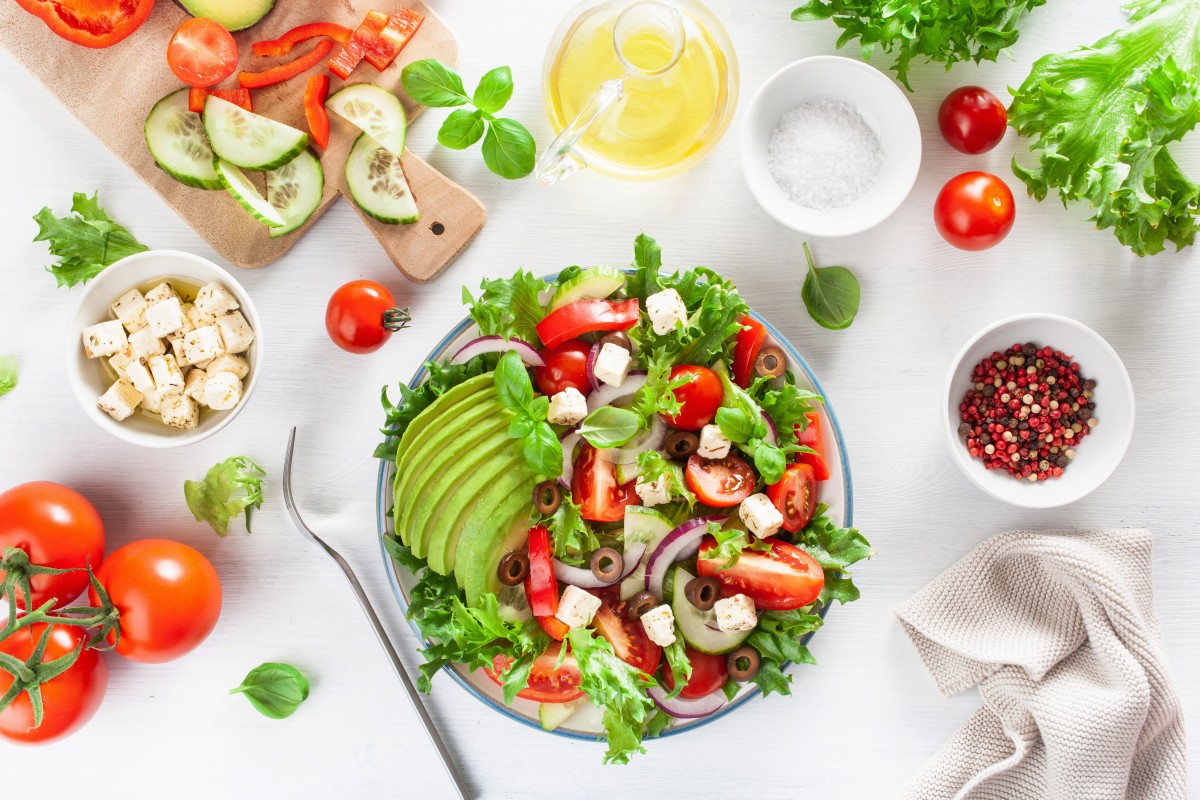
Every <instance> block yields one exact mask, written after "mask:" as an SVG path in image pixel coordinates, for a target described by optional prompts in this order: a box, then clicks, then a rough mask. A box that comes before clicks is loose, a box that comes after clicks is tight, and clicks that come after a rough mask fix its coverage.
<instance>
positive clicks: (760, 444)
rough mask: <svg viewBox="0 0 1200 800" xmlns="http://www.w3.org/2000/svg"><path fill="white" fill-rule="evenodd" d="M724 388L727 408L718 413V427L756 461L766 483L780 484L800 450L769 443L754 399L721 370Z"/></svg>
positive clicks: (756, 466)
mask: <svg viewBox="0 0 1200 800" xmlns="http://www.w3.org/2000/svg"><path fill="white" fill-rule="evenodd" d="M718 374H720V376H721V383H722V384H724V387H725V399H724V401H723V402H724V403H725V405H723V406H721V408H718V409H717V416H716V423H717V426H718V427H719V428H720V429H721V433H723V434H725V436H726V438H728V439H729V441H731V442H733V443H734V444H736V445H737V446H738V447H739V448H740V449H741V450H742V451H743V452H745V453H747V454H748V455H749V456H750V457H751V458H753V459H754V467H755V468H756V469H757V470H758V474H759V475H761V476H762V479H763V481H764V482H765V483H768V484H771V483H777V482H779V480H780V479H781V478H783V471H784V469H786V468H787V454H788V453H794V452H796V451H798V450H799V447H797V446H796V445H785V446H783V447H780V446H778V445H774V444H771V443H770V442H768V441H766V435H767V421H766V419H765V418H764V417H763V414H762V410H761V409H760V408H759V407H758V403H756V402H754V398H752V397H751V396H750V395H748V394H746V392H745V391H743V390H742V389H741V387H739V386H737V385H736V384H734V382H733V381H731V380H729V373H728V372H727V371H726V370H724V369H720V370H718Z"/></svg>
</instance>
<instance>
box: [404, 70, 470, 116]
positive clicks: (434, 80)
mask: <svg viewBox="0 0 1200 800" xmlns="http://www.w3.org/2000/svg"><path fill="white" fill-rule="evenodd" d="M400 83H401V84H403V86H404V91H406V92H408V96H409V97H411V98H412V99H413V100H416V101H417V102H418V103H421V104H422V105H427V106H431V107H434V108H449V107H452V106H461V105H464V104H465V103H469V102H471V98H469V97H467V92H466V90H465V89H464V88H463V82H462V78H460V77H459V75H458V73H457V72H455V71H454V70H452V69H450V67H447V66H446V65H445V64H443V63H442V62H440V61H438V60H437V59H436V58H425V59H422V60H420V61H414V62H413V63H411V64H409V65H408V66H407V67H405V68H404V71H403V72H401V73H400Z"/></svg>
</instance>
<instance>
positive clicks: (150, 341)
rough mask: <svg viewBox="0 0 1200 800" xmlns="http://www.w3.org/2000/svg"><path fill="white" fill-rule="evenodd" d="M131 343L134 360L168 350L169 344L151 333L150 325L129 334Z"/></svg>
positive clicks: (131, 353)
mask: <svg viewBox="0 0 1200 800" xmlns="http://www.w3.org/2000/svg"><path fill="white" fill-rule="evenodd" d="M129 345H130V355H132V356H133V360H134V361H137V360H138V359H139V358H149V357H150V356H157V355H161V354H162V353H165V352H167V346H166V344H165V343H164V342H163V340H162V339H159V338H158V337H157V336H155V335H154V334H153V333H151V332H150V328H148V327H147V328H142V329H141V330H137V331H134V332H133V333H131V334H129Z"/></svg>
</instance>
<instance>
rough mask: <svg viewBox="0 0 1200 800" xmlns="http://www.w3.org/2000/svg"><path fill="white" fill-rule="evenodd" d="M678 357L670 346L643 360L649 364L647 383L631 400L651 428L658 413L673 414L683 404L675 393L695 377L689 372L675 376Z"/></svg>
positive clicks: (649, 353)
mask: <svg viewBox="0 0 1200 800" xmlns="http://www.w3.org/2000/svg"><path fill="white" fill-rule="evenodd" d="M675 358H676V356H675V354H674V353H672V352H671V351H670V348H667V347H664V348H661V349H659V350H657V351H650V352H643V354H642V360H643V361H644V362H645V363H646V382H645V383H643V384H642V385H641V388H639V389H638V390H637V391H636V392H634V393H633V400H632V401H630V403H629V408H630V410H631V411H633V413H635V414H637V415H638V417H640V418H641V427H642V428H643V429H648V428H649V427H650V425H651V424H652V422H653V421H654V417H655V416H656V415H658V414H665V415H666V416H668V417H673V416H675V415H676V414H678V413H679V411H680V409H682V407H683V404H682V403H680V402H679V398H677V397H676V396H675V390H676V389H678V388H680V387H681V386H683V385H684V384H686V383H687V382H688V381H689V380H691V377H690V376H688V375H679V376H678V377H676V378H672V377H671V369H672V367H674V365H675Z"/></svg>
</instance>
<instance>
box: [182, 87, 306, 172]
mask: <svg viewBox="0 0 1200 800" xmlns="http://www.w3.org/2000/svg"><path fill="white" fill-rule="evenodd" d="M203 117H204V131H205V133H207V134H208V143H209V146H210V147H212V150H213V152H214V153H216V154H217V157H218V158H221V159H223V160H225V161H228V162H229V163H230V164H233V165H234V166H235V167H241V168H242V169H252V170H259V171H262V170H270V169H275V168H276V167H282V166H283V165H284V164H286V163H288V162H289V161H291V160H292V159H293V158H295V157H296V156H298V155H300V152H301V151H302V150H304V148H306V147H308V134H307V133H305V132H304V131H298V130H296V129H295V128H293V127H290V126H288V125H284V124H283V123H282V122H276V121H275V120H273V119H267V118H266V117H264V116H262V115H261V114H255V113H253V112H250V111H247V110H246V109H244V108H242V107H241V106H235V105H234V104H233V103H230V102H228V101H227V100H222V99H221V98H219V97H216V96H214V95H211V94H210V95H209V96H208V97H207V98H206V99H205V101H204V114H203Z"/></svg>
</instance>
